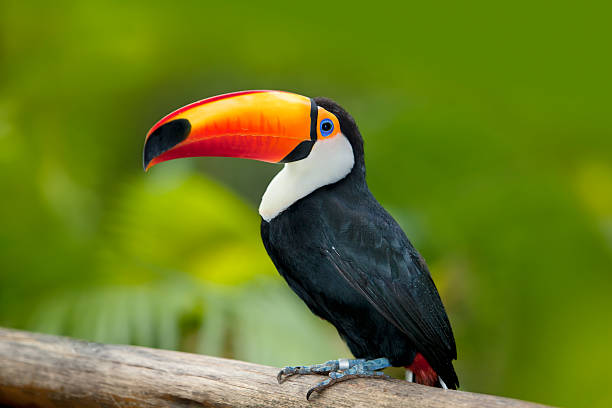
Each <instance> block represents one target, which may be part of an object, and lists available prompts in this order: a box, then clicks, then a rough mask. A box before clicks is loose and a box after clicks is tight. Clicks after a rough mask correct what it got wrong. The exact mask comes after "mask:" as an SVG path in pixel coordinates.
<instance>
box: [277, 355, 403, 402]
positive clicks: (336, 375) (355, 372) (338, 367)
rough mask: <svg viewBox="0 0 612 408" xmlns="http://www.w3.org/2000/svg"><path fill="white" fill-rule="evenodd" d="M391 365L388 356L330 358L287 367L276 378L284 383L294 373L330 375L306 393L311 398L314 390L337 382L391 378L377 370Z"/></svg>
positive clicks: (280, 382)
mask: <svg viewBox="0 0 612 408" xmlns="http://www.w3.org/2000/svg"><path fill="white" fill-rule="evenodd" d="M390 366H391V364H390V363H389V360H387V359H386V358H377V359H375V360H365V359H354V360H348V359H341V360H330V361H326V362H325V363H323V364H313V365H309V366H297V367H285V368H283V369H282V370H280V371H279V372H278V375H277V376H276V379H277V380H278V383H279V384H282V382H283V381H284V380H286V379H287V378H289V377H291V376H294V375H308V374H319V375H326V374H327V375H329V378H328V379H327V380H325V381H322V382H320V383H319V384H317V385H316V386H314V387H312V388H311V389H310V390H308V393H307V394H306V399H309V398H310V395H311V394H312V393H313V392H315V391H317V392H320V391H322V390H324V389H326V388H329V387H331V386H332V385H334V384H335V383H337V382H342V381H346V380H350V379H351V378H389V376H388V375H385V374H384V373H382V372H380V371H377V370H381V369H383V368H385V367H390Z"/></svg>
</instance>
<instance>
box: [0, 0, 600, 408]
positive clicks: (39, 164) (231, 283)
mask: <svg viewBox="0 0 612 408" xmlns="http://www.w3.org/2000/svg"><path fill="white" fill-rule="evenodd" d="M521 3H522V4H521ZM603 4H604V3H603V2H602V3H601V6H600V5H597V4H595V3H587V2H585V3H582V4H581V5H580V6H578V5H577V4H572V3H566V2H536V3H534V2H518V3H517V2H513V3H512V5H511V6H509V5H502V4H497V3H495V2H493V3H491V2H485V1H478V2H468V3H466V2H461V3H459V2H457V3H438V2H429V3H426V2H413V4H411V3H385V2H375V3H372V4H366V5H363V6H360V5H358V3H352V2H351V3H344V4H340V3H331V2H329V3H318V2H313V1H309V2H301V3H295V4H292V5H290V4H289V3H287V2H278V3H265V4H262V3H260V2H240V3H235V2H234V3H232V4H225V5H223V4H222V2H203V1H187V2H180V3H179V2H173V4H171V3H170V2H154V1H136V2H73V3H64V2H43V1H31V2H12V1H9V2H7V1H6V0H4V1H2V2H0V30H1V31H0V194H1V198H0V325H2V326H8V327H16V328H22V329H27V330H34V331H41V332H48V333H58V334H64V335H70V336H76V337H80V338H85V339H90V340H96V341H102V342H111V343H132V344H140V345H147V346H153V347H163V348H170V349H179V350H187V351H192V352H201V353H207V354H213V355H222V356H229V357H233V358H238V359H243V360H248V361H253V362H259V363H265V364H272V365H276V366H281V365H286V364H292V363H308V362H319V361H323V360H326V359H331V358H337V357H341V356H348V351H347V350H346V348H345V347H344V345H343V344H342V343H341V341H340V340H339V339H338V337H337V335H336V333H335V331H334V329H333V328H331V327H330V326H328V325H327V324H326V323H324V322H322V321H320V320H319V319H317V318H315V317H313V316H312V315H311V314H310V312H309V311H308V310H307V309H306V307H305V306H304V305H303V304H301V302H300V301H299V300H298V299H297V297H296V296H295V295H294V294H293V293H292V292H291V291H290V290H289V289H288V288H287V287H286V285H285V283H284V282H283V281H281V279H280V278H279V277H278V276H277V273H276V271H275V270H274V267H273V265H272V263H271V262H270V261H269V260H268V258H267V256H266V254H265V251H264V249H263V246H262V245H261V242H260V238H259V227H258V224H259V216H258V214H257V211H256V208H257V205H258V203H259V198H260V196H261V194H262V193H263V191H264V189H265V187H266V185H267V183H268V181H269V180H270V178H271V177H272V176H273V175H274V173H275V172H277V171H278V170H279V167H278V166H273V165H267V164H263V163H256V162H248V161H243V160H237V159H189V160H181V161H176V162H169V163H164V164H162V165H160V166H157V167H156V168H155V169H153V170H152V171H151V172H149V173H148V174H145V173H143V172H142V163H141V152H142V151H141V149H142V144H143V140H144V135H145V133H146V131H147V130H148V129H149V128H150V127H151V126H152V125H153V124H154V123H155V122H156V121H157V120H158V119H160V118H161V117H162V116H164V115H165V114H166V113H169V112H170V111H172V110H174V109H176V108H178V107H180V106H182V105H185V104H187V103H190V102H193V101H195V100H198V99H202V98H205V97H208V96H212V95H216V94H219V93H225V92H231V91H236V90H243V89H260V88H264V89H281V90H289V91H294V92H297V93H301V94H304V95H308V96H328V97H331V98H333V99H335V100H336V101H338V102H339V103H341V104H342V105H343V106H344V107H345V108H347V110H348V111H349V112H351V113H352V114H353V116H354V117H355V118H356V120H357V122H358V124H359V125H360V128H361V131H362V133H363V135H364V137H365V141H366V162H367V166H368V180H369V184H370V187H371V189H372V191H373V192H374V194H375V195H376V196H377V197H378V199H379V200H380V201H381V202H382V204H383V205H384V206H385V207H386V208H387V209H389V210H390V211H391V213H392V214H393V215H394V216H395V217H396V218H397V219H398V221H400V223H401V224H402V226H403V227H404V229H405V231H406V233H407V235H408V236H409V237H410V238H411V240H412V241H413V243H414V244H415V246H416V247H417V248H418V249H419V250H420V251H421V253H422V254H423V255H424V256H425V258H426V259H427V260H428V262H429V264H430V267H431V270H432V274H433V275H434V278H435V280H436V282H437V284H438V287H439V289H440V292H441V294H442V297H443V298H444V301H445V304H446V306H447V310H448V312H449V315H450V318H451V321H452V323H453V328H454V331H455V335H456V338H457V347H458V351H459V360H458V361H457V363H456V367H457V371H458V374H459V377H460V381H461V384H462V389H463V390H468V391H476V392H485V393H492V394H498V395H504V396H511V397H515V398H521V399H527V400H533V401H538V402H543V403H549V404H555V405H562V406H576V407H578V406H591V407H596V406H599V407H608V406H611V405H612V396H611V394H610V393H605V392H603V391H604V390H605V389H606V387H607V386H606V384H608V382H609V378H608V377H609V367H610V365H611V364H612V348H611V347H610V346H611V342H612V319H611V318H610V311H611V310H612V296H611V295H610V294H611V290H612V277H611V272H612V159H611V158H612V114H611V112H612V109H611V106H612V104H611V103H610V98H611V97H610V96H611V94H612V80H611V72H612V63H611V62H612V61H611V55H610V44H611V35H610V34H611V30H610V13H609V9H604V8H603ZM289 333H290V334H289ZM0 364H1V363H0ZM0 369H1V367H0Z"/></svg>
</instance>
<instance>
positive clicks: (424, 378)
mask: <svg viewBox="0 0 612 408" xmlns="http://www.w3.org/2000/svg"><path fill="white" fill-rule="evenodd" d="M406 368H407V369H409V370H410V371H412V373H413V374H414V382H416V383H419V384H423V385H429V386H430V387H439V386H440V382H439V381H438V374H436V372H435V371H434V369H433V368H431V366H430V365H429V363H428V362H427V360H425V357H423V355H422V354H421V353H417V355H416V356H415V357H414V361H413V362H412V364H410V365H409V366H407V367H406Z"/></svg>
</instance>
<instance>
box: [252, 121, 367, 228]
mask: <svg viewBox="0 0 612 408" xmlns="http://www.w3.org/2000/svg"><path fill="white" fill-rule="evenodd" d="M354 164H355V156H354V155H353V148H352V147H351V144H350V143H349V141H348V139H347V138H346V136H344V135H343V134H341V133H340V134H338V135H336V136H334V137H332V138H331V139H319V140H317V141H316V142H315V144H314V146H313V147H312V150H311V152H310V154H309V155H308V157H306V158H305V159H302V160H299V161H296V162H292V163H286V164H285V167H284V168H283V169H282V170H281V171H280V172H279V173H278V174H277V175H276V176H274V178H273V179H272V181H271V182H270V184H268V188H267V189H266V192H265V193H264V195H263V197H262V198H261V204H260V205H259V214H260V215H261V217H262V218H263V219H264V220H266V221H270V220H271V219H273V218H274V217H276V216H277V215H278V214H280V213H281V212H282V211H284V210H286V209H287V208H289V206H291V204H293V203H295V202H296V201H297V200H299V199H300V198H303V197H306V196H307V195H308V194H310V193H312V192H313V191H315V190H316V189H318V188H319V187H323V186H326V185H328V184H332V183H335V182H337V181H340V180H342V179H343V178H344V177H346V176H347V175H348V174H349V173H350V172H351V169H352V168H353V165H354Z"/></svg>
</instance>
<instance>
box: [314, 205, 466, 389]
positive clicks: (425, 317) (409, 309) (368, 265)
mask: <svg viewBox="0 0 612 408" xmlns="http://www.w3.org/2000/svg"><path fill="white" fill-rule="evenodd" d="M381 210H382V211H384V209H382V208H381ZM350 218H351V219H352V220H353V222H352V223H351V226H350V228H340V229H338V228H329V229H326V233H325V235H326V236H327V238H328V239H327V242H328V243H333V244H331V245H330V244H327V247H324V248H321V251H322V252H323V254H324V255H325V257H327V258H328V259H329V262H331V263H332V264H333V266H334V268H335V269H336V270H337V271H338V273H339V274H340V275H341V276H342V277H344V279H346V281H347V282H348V283H349V284H350V285H351V286H352V287H353V288H354V289H355V290H357V291H358V292H359V293H361V294H362V295H363V296H365V298H366V299H367V300H368V301H369V302H370V303H371V304H372V306H373V307H374V308H375V309H376V310H377V311H378V312H379V313H380V314H381V315H382V316H384V317H385V318H386V319H387V320H388V321H389V322H391V323H392V324H393V325H395V326H396V327H397V328H398V329H399V330H400V331H402V332H403V333H404V334H405V335H406V336H407V337H408V338H409V339H410V340H411V341H412V342H413V343H414V345H415V346H416V347H417V351H418V352H420V353H421V354H423V356H425V358H426V359H427V361H428V362H429V363H430V364H431V366H432V367H433V368H434V370H435V371H436V372H437V373H438V375H440V377H442V379H443V380H444V382H445V383H446V384H447V385H448V386H449V387H452V388H455V387H456V386H458V385H459V384H458V379H457V375H456V374H455V371H454V369H453V366H452V360H454V359H456V358H457V351H456V346H455V340H454V337H453V332H452V329H451V326H450V323H449V321H448V317H447V316H446V312H445V310H444V306H443V304H442V301H441V299H440V296H439V295H438V291H437V290H436V287H435V285H434V283H433V281H432V279H431V276H430V274H429V270H428V269H427V265H426V264H425V262H424V260H423V258H422V257H421V256H420V255H419V254H418V252H417V251H416V250H415V249H414V247H413V246H412V245H411V244H410V241H408V238H406V235H405V234H404V232H403V231H402V229H401V228H400V227H399V225H398V224H397V223H396V222H395V220H393V218H392V217H391V216H390V215H388V214H386V211H385V216H383V217H380V216H379V217H367V218H361V219H360V221H359V222H358V223H355V219H356V218H354V217H350Z"/></svg>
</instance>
